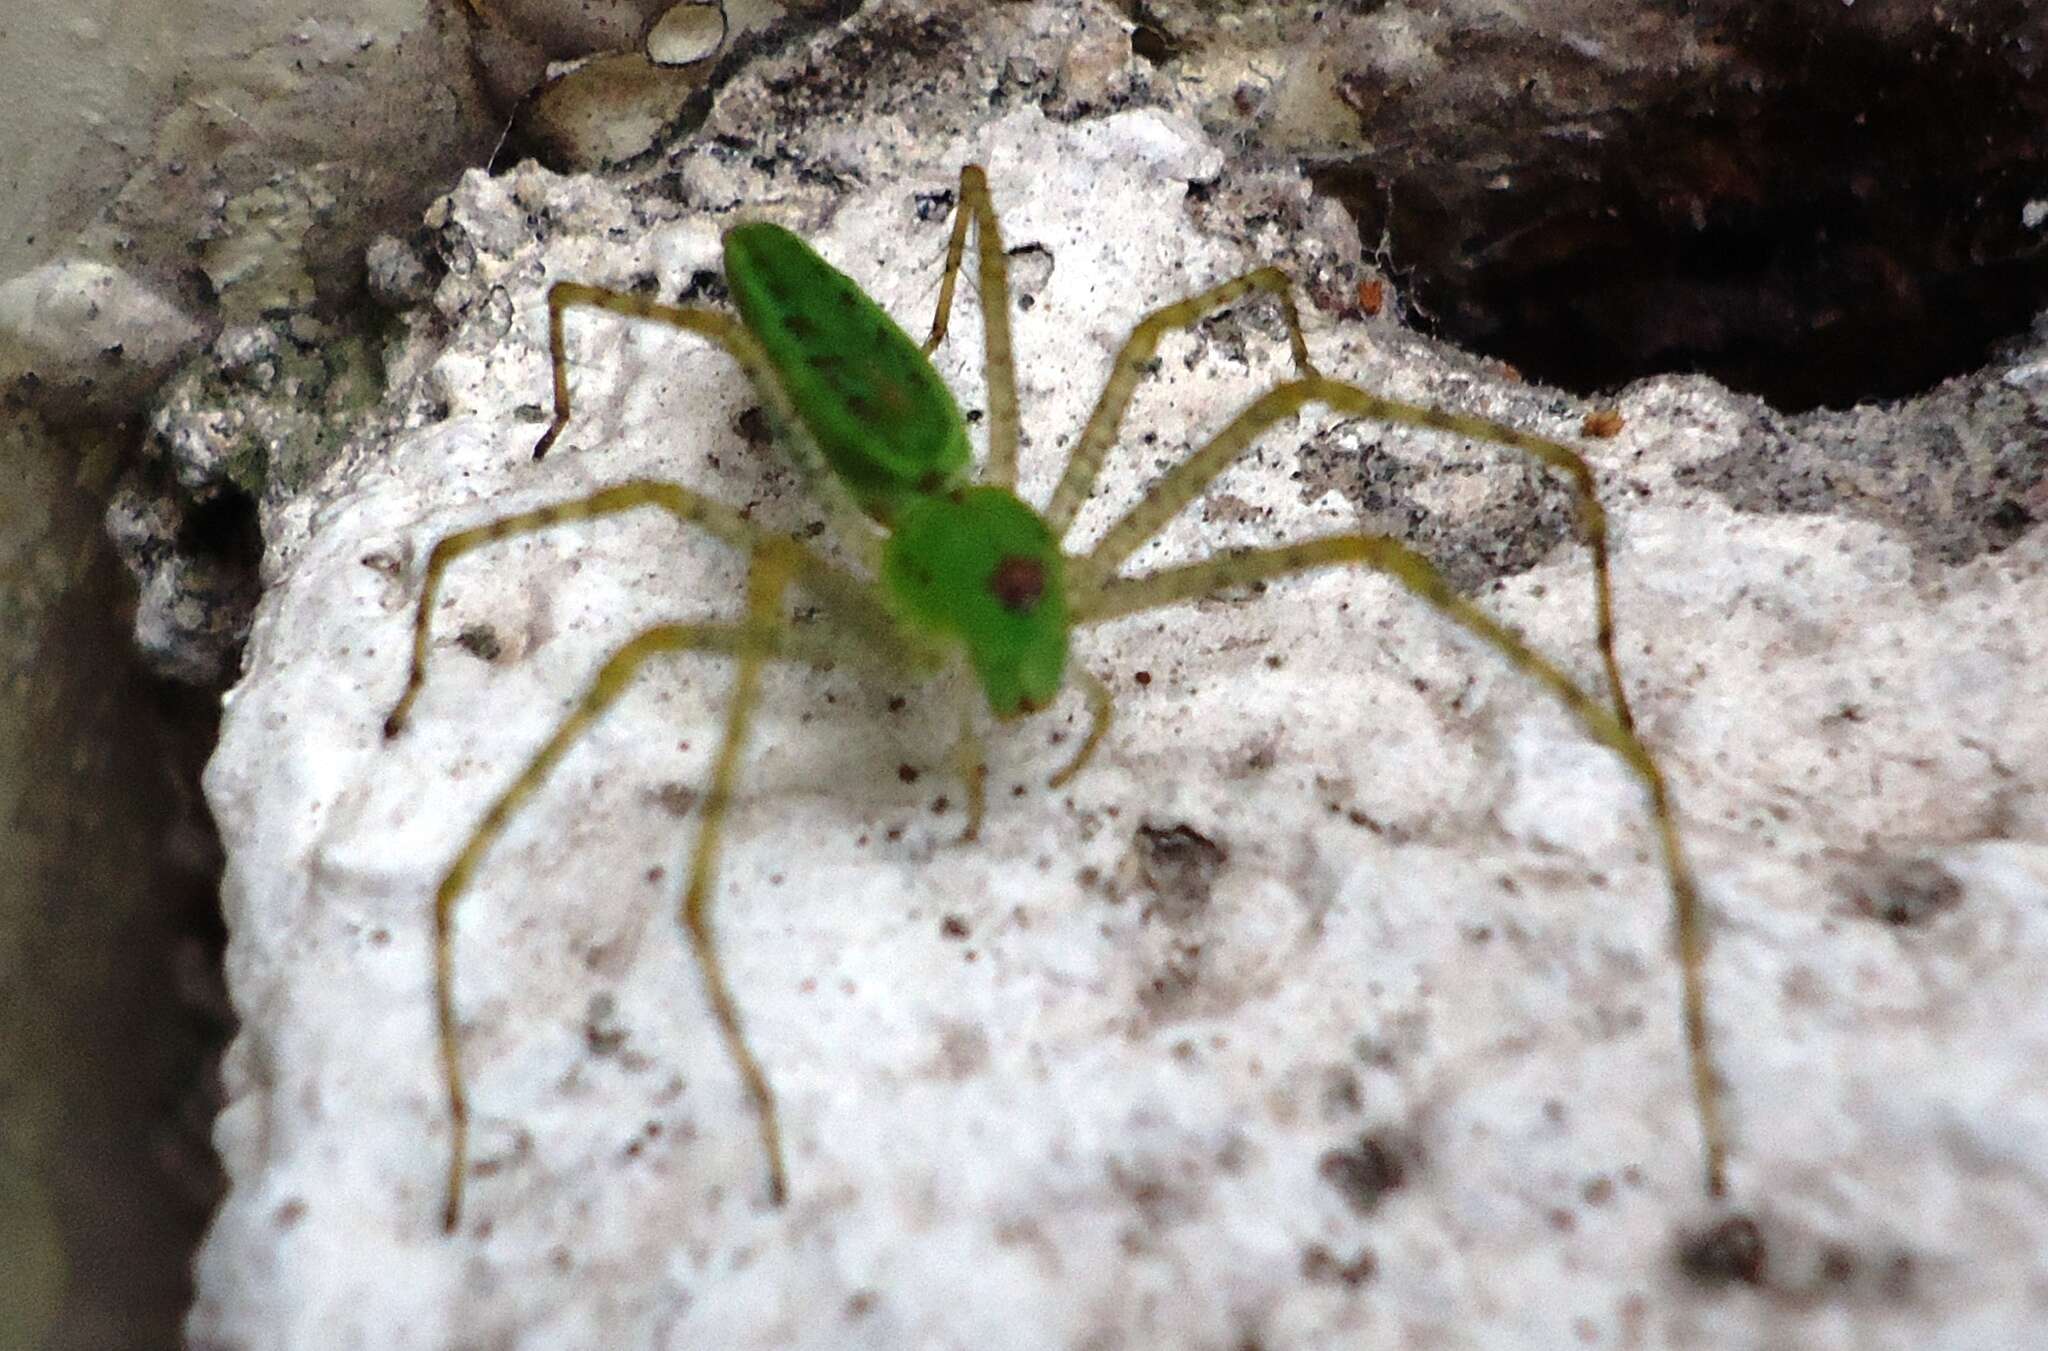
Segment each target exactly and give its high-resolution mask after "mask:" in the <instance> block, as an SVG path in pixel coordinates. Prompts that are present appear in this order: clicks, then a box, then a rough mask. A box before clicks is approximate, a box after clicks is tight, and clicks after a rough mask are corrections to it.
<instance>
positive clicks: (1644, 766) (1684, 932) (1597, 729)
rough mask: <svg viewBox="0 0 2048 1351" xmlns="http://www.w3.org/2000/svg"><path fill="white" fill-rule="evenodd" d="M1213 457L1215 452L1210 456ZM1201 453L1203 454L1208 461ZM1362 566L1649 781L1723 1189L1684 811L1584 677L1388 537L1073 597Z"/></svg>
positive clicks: (1094, 614)
mask: <svg viewBox="0 0 2048 1351" xmlns="http://www.w3.org/2000/svg"><path fill="white" fill-rule="evenodd" d="M1204 453H1206V452H1204ZM1198 458H1199V457H1198ZM1342 564H1362V565H1363V566H1365V567H1369V568H1372V569H1375V570H1376V571H1379V572H1383V573H1386V574H1388V575H1390V576H1392V577H1393V578H1394V579H1395V580H1396V581H1398V582H1400V583H1401V584H1402V585H1403V586H1405V587H1407V588H1408V590H1409V591H1411V592H1413V593H1414V594H1415V595H1417V596H1419V597H1420V598H1421V599H1422V600H1424V601H1426V602H1428V603H1429V605H1430V606H1432V607H1433V608H1434V609H1436V610H1437V611H1438V612H1439V613H1441V614H1443V615H1444V616H1445V617H1447V618H1449V619H1451V620H1452V621H1454V622H1455V623H1457V624H1459V625H1461V626H1462V627H1464V628H1465V629H1466V630H1467V631H1469V632H1470V633H1472V634H1474V635H1475V636H1477V637H1478V638H1480V639H1481V640H1483V641H1484V642H1485V643H1486V644H1487V645H1488V646H1489V647H1491V648H1493V649H1494V650H1495V651H1497V652H1499V653H1500V654H1501V655H1502V656H1503V657H1505V658H1507V660H1508V661H1509V663H1510V664H1512V665H1513V666H1514V667H1515V669H1516V670H1518V671H1521V672H1522V673H1523V674H1525V675H1527V676H1529V677H1530V678H1531V679H1533V680H1535V681H1537V682H1538V683H1539V684H1541V685H1543V686H1544V687H1545V688H1546V689H1548V690H1549V691H1550V692H1551V693H1552V694H1553V695H1555V696H1556V697H1557V698H1558V700H1559V701H1560V702H1562V703H1563V704H1564V706H1565V707H1566V708H1567V709H1568V710H1570V712H1571V713H1572V715H1573V716H1574V717H1576V718H1577V719H1578V720H1579V724H1580V725H1581V726H1582V727H1584V728H1585V729H1586V732H1587V734H1588V735H1590V736H1591V737H1592V738H1593V739H1594V740H1595V741H1598V742H1599V743H1600V744H1602V745H1604V746H1606V747H1607V748H1608V749H1610V750H1612V751H1613V752H1614V753H1615V754H1616V755H1618V756H1620V757H1621V760H1622V763H1623V764H1625V765H1627V766H1628V768H1629V770H1630V772H1631V773H1633V774H1634V775H1635V776H1636V778H1637V779H1638V780H1640V781H1641V783H1642V785H1643V789H1644V792H1645V793H1646V794H1647V795H1648V797H1649V801H1650V816H1651V819H1652V820H1653V821H1654V822H1655V824H1656V828H1657V837H1658V841H1659V844H1660V845H1661V847H1662V850H1663V857H1664V871H1665V874H1666V877H1667V878H1668V879H1669V883H1670V887H1671V901H1672V913H1673V918H1674V922H1675V924H1676V928H1677V935H1678V954H1679V965H1680V968H1681V971H1682V978H1683V982H1684V996H1683V997H1684V1022H1685V1041H1686V1052H1687V1055H1688V1057H1689V1059H1690V1065H1691V1075H1692V1088H1693V1097H1694V1101H1695V1104H1696V1106H1697V1109H1698V1113H1699V1120H1700V1135H1701V1140H1702V1145H1703V1153H1704V1158H1705V1173H1706V1185H1707V1193H1708V1195H1710V1196H1720V1195H1722V1194H1723V1192H1724V1190H1725V1187H1726V1183H1725V1169H1726V1159H1727V1143H1726V1139H1725V1137H1724V1135H1723V1133H1722V1125H1721V1112H1720V1101H1719V1097H1718V1093H1717V1088H1716V1083H1715V1079H1714V1069H1713V1058H1712V1055H1711V1051H1710V1047H1709V1042H1708V1034H1707V996H1706V975H1705V959H1706V947H1705V942H1706V939H1705V932H1704V923H1705V922H1704V920H1703V919H1702V918H1701V915H1700V902H1699V891H1698V888H1697V887H1696V885H1695V884H1694V882H1693V875H1692V868H1691V866H1690V865H1689V864H1688V863H1687V862H1686V858H1685V851H1684V849H1683V848H1682V847H1681V845H1680V843H1679V837H1678V816H1677V809H1676V807H1675V806H1674V805H1673V803H1672V799H1671V790H1670V787H1669V786H1668V785H1667V783H1666V782H1665V778H1664V773H1663V770H1662V769H1660V768H1659V767H1658V764H1657V761H1656V758H1655V757H1654V756H1652V755H1651V754H1650V751H1649V748H1648V747H1647V746H1645V745H1644V744H1643V742H1642V739H1641V738H1640V737H1638V736H1637V735H1636V733H1635V731H1634V729H1632V728H1631V727H1630V726H1629V725H1628V724H1627V723H1626V722H1624V721H1622V719H1621V718H1620V716H1619V715H1618V714H1617V713H1615V712H1612V711H1610V710H1609V709H1608V708H1607V706H1606V705H1604V704H1602V703H1601V702H1600V701H1599V700H1597V699H1595V698H1593V697H1592V696H1591V695H1589V694H1587V693H1586V692H1585V690H1583V689H1581V688H1580V687H1579V685H1578V683H1577V682H1576V681H1574V680H1573V679H1572V678H1571V677H1570V676H1568V675H1566V674H1565V673H1564V671H1562V670H1561V669H1559V668H1558V667H1557V666H1556V665H1555V664H1553V663H1552V662H1551V661H1549V660H1548V659H1547V658H1545V657H1544V656H1543V655H1542V654H1540V653H1538V652H1537V651H1536V650H1535V649H1533V648H1531V647H1530V646H1529V645H1528V644H1527V643H1525V642H1523V641H1522V640H1521V639H1520V638H1519V637H1517V636H1516V635H1515V634H1514V632H1513V631H1511V630H1510V629H1508V628H1507V627H1505V626H1504V625H1502V624H1501V623H1500V622H1499V621H1497V620H1495V619H1494V618H1493V617H1492V616H1491V615H1489V614H1487V613H1486V612H1485V611H1484V610H1482V609H1480V608H1479V607H1478V606H1476V605H1474V604H1472V603H1471V602H1470V601H1468V600H1466V599H1465V598H1464V597H1463V596H1460V595H1459V594H1458V593H1457V592H1456V591H1455V590H1454V589H1453V588H1452V587H1451V585H1450V583H1449V582H1448V581H1446V580H1445V578H1444V575H1443V573H1441V572H1440V571H1438V570H1437V568H1436V567H1435V565H1433V564H1432V563H1430V562H1429V560H1427V559H1425V558H1424V557H1422V555H1420V554H1418V553H1416V552H1415V551H1414V550H1413V549H1410V548H1408V547H1407V546H1406V545H1404V544H1401V543H1399V542H1397V541H1395V540H1392V539H1388V538H1386V537H1384V536H1380V535H1365V534H1353V535H1337V536H1333V537H1331V538H1327V539H1316V540H1309V541H1306V542H1304V543H1300V544H1290V545H1283V546H1280V547H1278V548H1271V549H1254V550H1245V551H1240V552H1234V553H1230V554H1225V555H1222V556H1219V557H1216V558H1210V559H1205V560H1203V561H1201V562H1197V563H1190V564H1186V565H1184V566H1181V567H1175V568H1167V569H1164V570H1162V571H1159V572H1154V573H1149V574H1147V575H1145V576H1142V577H1131V578H1117V579H1115V580H1112V581H1109V582H1106V583H1103V584H1102V585H1101V586H1100V587H1099V588H1091V589H1090V590H1088V591H1087V592H1085V593H1083V594H1081V595H1079V596H1077V597H1076V598H1075V599H1074V601H1073V603H1072V604H1073V616H1074V622H1075V623H1076V624H1077V625H1079V624H1095V623H1100V622H1102V621H1103V620H1106V619H1114V618H1116V617H1118V616H1120V615H1128V614H1133V613H1136V612H1138V611H1141V610H1153V609H1158V608H1160V607H1162V606H1167V605H1177V604H1180V603H1182V602H1184V601H1190V600H1194V599H1197V598H1199V597H1202V596H1207V595H1211V594H1213V593H1215V592H1216V591H1218V590H1221V589H1223V588H1225V587H1232V586H1243V585H1248V584H1251V583H1256V582H1263V581H1270V580H1272V579H1275V578H1280V577H1287V576H1290V575H1292V574H1294V573H1298V572H1307V571H1310V570H1311V569H1315V568H1325V567H1333V566H1338V565H1342Z"/></svg>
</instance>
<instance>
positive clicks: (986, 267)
mask: <svg viewBox="0 0 2048 1351" xmlns="http://www.w3.org/2000/svg"><path fill="white" fill-rule="evenodd" d="M970 219H971V220H972V221H973V223H974V229H975V244H976V260H977V265H978V268H979V275H980V279H981V330H982V367H983V370H984V372H985V375H984V378H985V380H986V382H987V384H988V461H987V463H986V464H985V465H984V466H983V467H982V471H981V481H982V482H983V483H993V484H995V485H996V486H997V487H1001V488H1014V487H1015V486H1016V485H1017V358H1016V352H1015V349H1014V346H1013V344H1012V343H1011V340H1010V263H1009V259H1007V258H1006V257H1004V256H1003V231H1002V227H1001V226H1000V225H998V224H997V223H996V207H995V200H994V199H993V198H992V197H990V196H989V191H988V175H987V174H986V173H985V172H983V170H982V167H981V166H980V165H979V164H970V165H968V166H966V167H965V168H963V169H962V170H961V171H960V200H959V202H958V204H957V205H955V207H954V208H953V234H952V237H951V238H950V239H949V240H948V241H947V243H946V270H945V272H944V274H943V275H941V276H940V278H939V308H938V311H937V313H936V314H934V315H933V316H932V331H931V336H930V337H928V338H926V339H925V341H924V354H925V355H926V356H930V355H931V354H932V352H933V351H934V350H936V349H937V347H938V345H939V344H940V343H941V342H943V341H944V340H945V337H946V321H947V319H948V317H949V316H950V315H951V313H952V310H953V283H954V281H955V280H956V279H957V278H958V277H959V275H960V263H961V260H962V259H963V258H964V257H965V256H966V251H967V225H968V222H969V220H970Z"/></svg>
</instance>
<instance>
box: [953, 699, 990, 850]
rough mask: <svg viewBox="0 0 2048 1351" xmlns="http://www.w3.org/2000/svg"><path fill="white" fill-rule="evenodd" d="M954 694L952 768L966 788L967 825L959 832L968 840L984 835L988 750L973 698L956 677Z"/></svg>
mask: <svg viewBox="0 0 2048 1351" xmlns="http://www.w3.org/2000/svg"><path fill="white" fill-rule="evenodd" d="M953 688H954V689H956V690H958V691H960V693H959V694H957V695H955V696H954V697H955V698H957V699H958V700H959V701H960V739H959V740H958V741H955V742H954V743H953V757H952V758H953V772H954V773H956V774H958V775H959V776H960V781H961V782H962V783H963V784H965V785H966V789H967V829H965V830H963V831H961V832H960V842H961V843H962V844H965V843H967V842H969V841H971V840H978V839H980V838H981V823H982V821H983V819H984V818H986V817H987V815H988V750H987V748H986V747H984V746H983V745H982V742H981V733H980V732H978V731H976V730H975V726H974V700H973V696H972V694H971V692H969V690H968V688H967V686H966V685H965V684H964V682H962V681H959V680H955V681H954V682H953Z"/></svg>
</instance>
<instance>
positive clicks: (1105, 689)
mask: <svg viewBox="0 0 2048 1351" xmlns="http://www.w3.org/2000/svg"><path fill="white" fill-rule="evenodd" d="M1076 622H1077V623H1079V622H1086V621H1083V620H1077V621H1076ZM1073 669H1074V674H1073V679H1075V680H1077V681H1079V682H1080V684H1081V693H1082V694H1084V695H1086V696H1087V699H1088V735H1087V736H1086V737H1084V738H1082V740H1081V749H1079V750H1077V751H1075V752H1074V758H1073V759H1071V760H1069V761H1067V763H1066V765H1065V766H1064V767H1063V768H1062V769H1061V770H1060V771H1059V772H1058V773H1056V774H1054V775H1053V776H1052V777H1051V778H1050V779H1047V780H1046V781H1045V786H1046V787H1047V788H1064V787H1066V786H1067V783H1068V782H1069V781H1070V780H1072V778H1073V777H1074V776H1075V775H1076V774H1079V773H1080V772H1081V769H1082V767H1083V766H1085V765H1086V764H1087V763H1088V762H1089V761H1090V760H1092V759H1094V758H1095V748H1096V747H1098V746H1100V745H1101V744H1102V739H1103V738H1104V737H1106V736H1108V735H1109V724H1110V720H1111V718H1112V717H1113V716H1114V708H1113V703H1114V701H1113V700H1112V699H1111V697H1110V693H1109V686H1107V685H1105V684H1103V683H1102V677H1101V676H1099V675H1096V674H1095V672H1093V671H1091V670H1089V669H1087V668H1086V667H1084V666H1076V667H1074V668H1073Z"/></svg>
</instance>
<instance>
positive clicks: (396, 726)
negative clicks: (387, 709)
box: [384, 713, 405, 741]
mask: <svg viewBox="0 0 2048 1351" xmlns="http://www.w3.org/2000/svg"><path fill="white" fill-rule="evenodd" d="M404 730H405V719H404V718H402V717H400V716H399V715H398V714H396V713H393V714H392V715H391V716H390V717H388V718H386V719H384V739H385V740H386V741H390V740H392V739H393V738H394V737H396V736H397V735H398V734H399V733H400V732H402V731H404Z"/></svg>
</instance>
